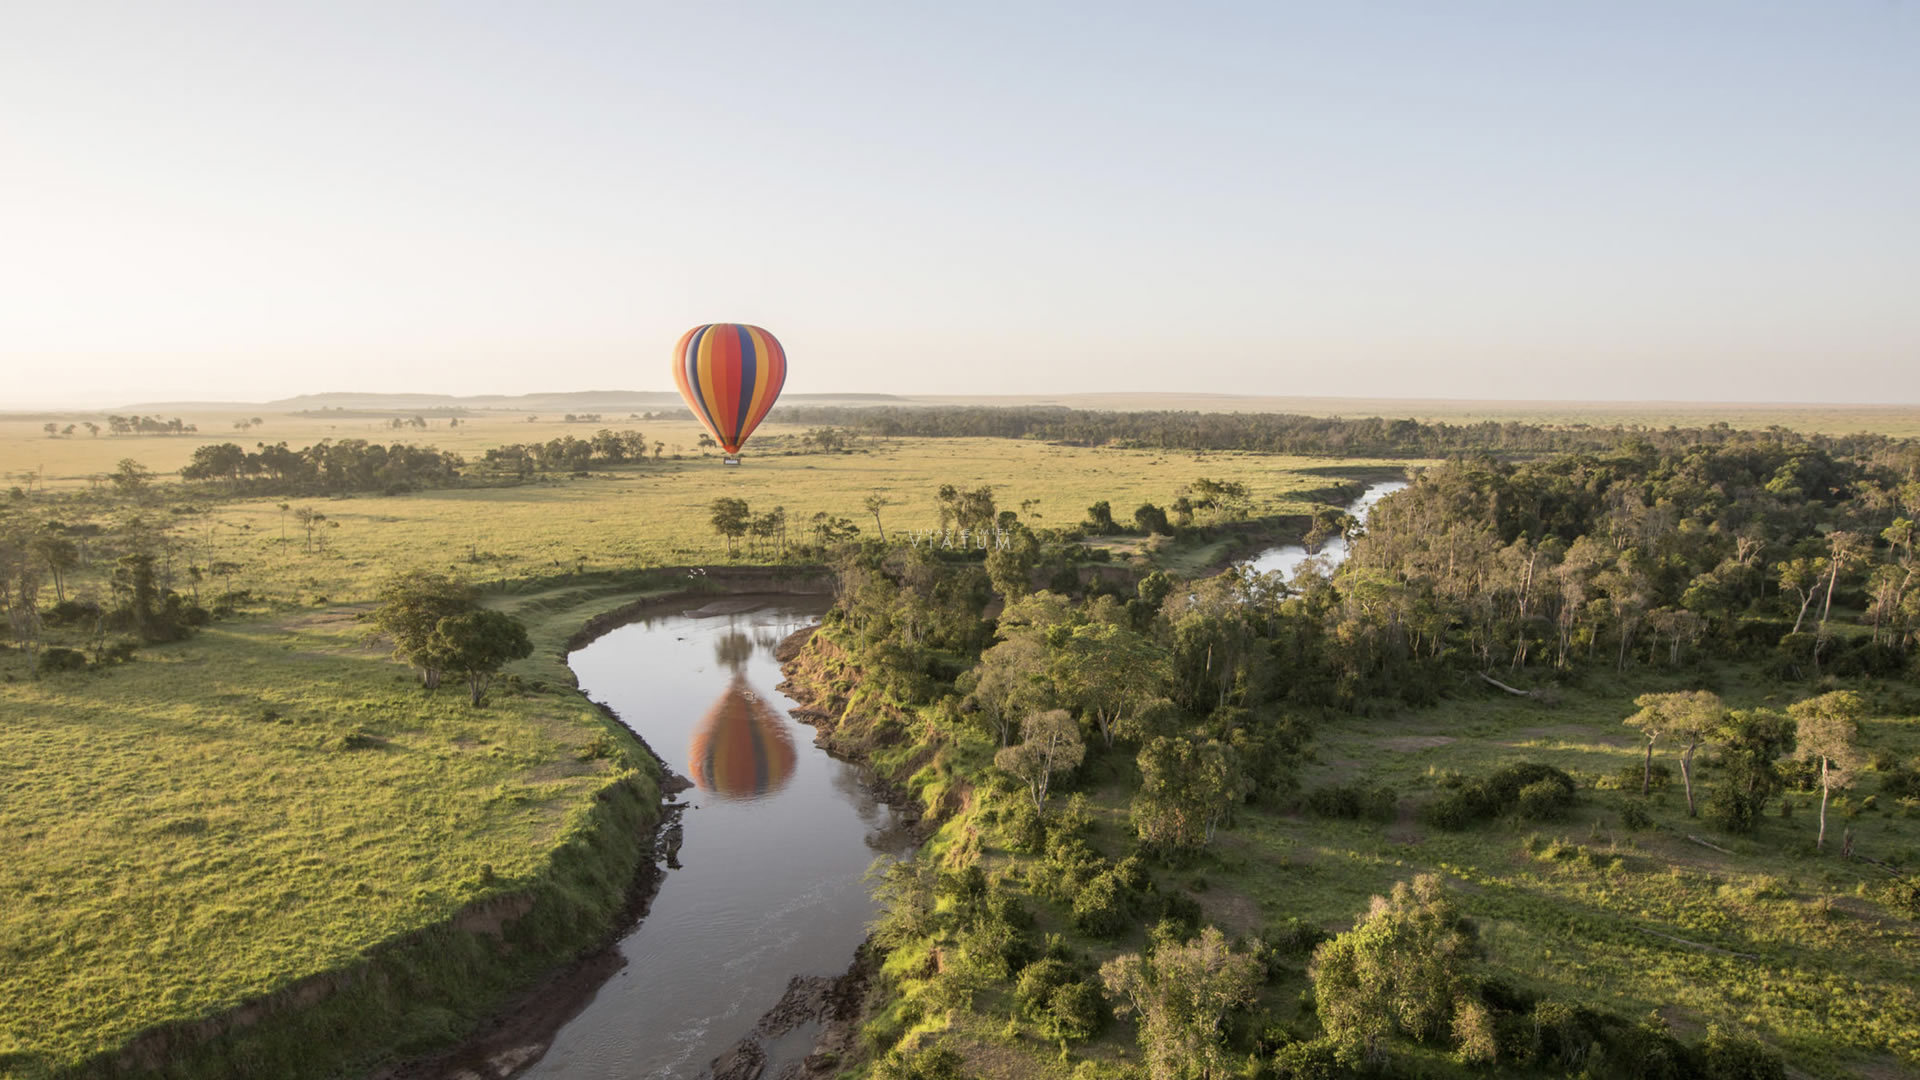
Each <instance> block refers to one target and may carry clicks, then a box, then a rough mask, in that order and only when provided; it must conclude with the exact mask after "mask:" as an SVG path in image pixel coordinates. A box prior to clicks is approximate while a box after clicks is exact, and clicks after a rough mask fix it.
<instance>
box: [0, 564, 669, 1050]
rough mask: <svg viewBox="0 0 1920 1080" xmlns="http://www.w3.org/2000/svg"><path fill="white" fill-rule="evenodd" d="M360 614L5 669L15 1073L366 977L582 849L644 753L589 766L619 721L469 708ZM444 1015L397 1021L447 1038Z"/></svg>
mask: <svg viewBox="0 0 1920 1080" xmlns="http://www.w3.org/2000/svg"><path fill="white" fill-rule="evenodd" d="M629 591H631V590H629ZM355 615H356V612H355V611H353V610H348V609H340V608H320V609H315V610H313V611H311V612H303V613H292V614H287V615H282V616H279V617H271V618H255V619H247V620H239V621H234V622H228V623H222V624H217V625H215V626H213V627H211V628H209V629H207V630H205V631H203V632H202V633H200V634H199V635H198V636H196V637H195V638H193V639H192V640H190V641H187V642H184V643H180V644H177V645H171V646H163V647H153V648H149V649H146V650H143V651H142V652H141V653H140V654H139V656H138V658H137V659H136V660H135V661H134V662H132V663H129V664H125V665H121V666H117V667H112V668H107V669H103V670H98V671H87V672H75V673H66V674H58V675H50V676H46V677H44V678H42V679H40V680H38V681H27V680H25V679H24V678H22V677H21V676H23V675H24V669H23V666H22V665H21V663H20V662H19V660H18V658H17V657H12V656H9V657H7V658H6V660H5V662H4V665H0V666H3V667H4V670H5V682H4V683H0V717H4V719H3V720H0V792H4V797H0V835H5V836H6V838H7V858H6V859H5V860H0V896H4V897H6V898H7V899H6V903H5V904H4V905H0V1000H5V1001H6V1002H7V1007H6V1009H5V1010H0V1075H20V1076H33V1075H39V1074H40V1073H41V1072H43V1071H46V1070H48V1069H52V1068H55V1067H59V1066H64V1065H67V1064H71V1063H74V1062H77V1061H81V1060H84V1059H86V1058H88V1057H90V1056H92V1055H94V1054H97V1053H101V1052H104V1051H110V1050H113V1049H114V1048H116V1047H118V1046H120V1045H122V1044H124V1043H125V1042H126V1041H127V1040H128V1039H129V1038H130V1037H132V1036H133V1035H135V1034H136V1033H138V1032H140V1031H142V1030H144V1029H146V1028H148V1027H150V1026H152V1025H156V1024H160V1023H164V1022H170V1021H180V1020H189V1019H193V1018H196V1017H201V1016H206V1015H211V1014H213V1013H216V1012H218V1011H220V1010H223V1009H227V1008H230V1007H232V1006H234V1005H236V1004H239V1003H241V1002H243V1001H247V1000H250V999H254V998H258V997H260V996H261V995H263V994H268V993H271V992H273V991H275V990H278V989H281V988H284V987H287V986H289V985H291V984H293V983H294V982H296V981H297V980H299V979H301V978H302V977H305V976H309V975H312V974H315V973H318V972H326V971H339V970H344V969H348V968H351V967H352V966H354V965H355V964H356V963H357V962H358V960H359V959H360V958H362V957H364V956H365V955H366V953H367V951H368V950H369V949H371V948H373V947H374V946H376V945H379V944H381V943H383V942H391V941H394V940H395V939H398V938H401V937H402V936H404V935H407V934H410V933H413V932H415V931H418V930H420V929H422V928H425V927H431V926H435V925H438V924H443V923H445V922H446V921H447V920H449V919H451V918H452V917H453V916H454V915H455V914H456V913H457V912H459V911H461V910H462V909H463V908H465V907H467V906H468V905H471V904H473V903H475V902H477V901H481V900H484V899H485V898H487V897H490V896H513V895H517V894H523V893H526V892H527V891H528V890H530V889H533V888H535V887H536V886H537V885H538V884H539V883H541V882H542V881H543V880H546V879H549V878H551V877H552V876H553V867H552V865H551V864H552V862H553V860H554V859H555V857H556V854H557V853H559V852H561V851H562V850H563V849H565V848H567V846H568V845H569V844H579V843H583V842H584V841H583V840H582V833H583V831H585V830H589V829H590V828H591V827H592V826H593V822H592V821H590V818H591V817H592V816H593V812H594V807H595V804H596V800H597V798H599V797H601V796H603V795H604V793H605V792H607V791H608V789H609V787H610V785H614V784H616V783H618V782H620V776H619V775H618V770H619V769H620V768H622V767H623V766H622V765H621V764H620V762H621V761H623V760H624V758H623V756H622V755H620V754H617V753H616V754H612V755H601V756H595V755H594V754H592V753H590V749H591V748H592V747H594V746H595V745H596V744H605V743H606V740H607V738H608V734H609V726H610V722H609V721H608V720H606V719H605V718H604V717H603V716H601V715H600V714H599V713H597V712H594V711H592V710H591V709H590V707H588V706H587V703H586V702H585V701H584V700H583V699H581V698H580V697H579V696H578V695H577V694H574V693H572V692H571V684H570V682H569V683H565V684H561V685H549V686H548V687H547V688H546V689H544V690H537V691H536V690H534V689H531V688H524V687H523V688H520V689H517V690H516V689H511V688H507V689H503V690H502V691H501V692H499V693H496V694H495V695H494V700H493V701H492V703H491V704H490V705H489V707H487V708H485V709H480V710H474V709H470V708H468V707H467V705H466V702H465V700H464V695H463V692H462V689H461V688H458V687H453V688H449V689H446V690H443V691H441V692H438V693H433V694H427V693H425V692H423V691H421V690H420V689H419V688H418V686H417V683H416V681H415V680H414V679H413V677H412V675H411V673H410V672H408V671H407V670H406V669H405V668H404V667H402V666H400V665H398V664H395V663H393V662H392V661H391V660H389V659H388V658H387V657H386V655H385V653H384V650H378V651H376V650H372V649H369V648H368V647H367V646H366V645H365V643H364V641H363V633H364V627H363V626H362V625H361V624H360V623H359V622H358V621H356V618H355ZM541 645H542V647H543V652H545V653H547V654H548V655H552V654H553V653H554V651H555V650H557V648H558V641H557V640H554V639H551V638H547V639H546V640H543V641H542V642H541ZM529 663H532V661H529ZM641 782H642V783H643V784H644V785H645V787H646V790H647V791H651V790H652V781H651V779H650V778H646V779H643V780H642V781H641ZM628 861H629V863H631V857H629V859H628ZM629 872H630V871H629ZM614 899H615V900H616V901H617V897H615V898H614ZM495 989H498V988H495ZM443 1004H444V1003H440V1002H435V1001H432V1000H427V1001H424V1002H422V1003H421V1006H420V1008H421V1010H422V1013H423V1015H422V1016H421V1017H418V1018H408V1017H400V1018H398V1019H399V1021H400V1024H401V1027H402V1028H406V1027H407V1026H408V1025H409V1024H411V1023H413V1022H414V1021H415V1020H417V1021H418V1025H417V1026H420V1027H422V1029H423V1030H424V1031H425V1032H426V1033H427V1034H429V1035H430V1034H431V1033H432V1032H433V1030H434V1029H435V1026H436V1025H441V1026H444V1018H443V1017H442V1016H441V1015H440V1009H441V1007H442V1005H443ZM429 1041H430V1040H429Z"/></svg>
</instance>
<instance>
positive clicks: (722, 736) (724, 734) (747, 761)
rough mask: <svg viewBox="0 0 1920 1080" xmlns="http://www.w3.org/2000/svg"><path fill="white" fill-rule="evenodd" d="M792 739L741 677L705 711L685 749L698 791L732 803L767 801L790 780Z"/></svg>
mask: <svg viewBox="0 0 1920 1080" xmlns="http://www.w3.org/2000/svg"><path fill="white" fill-rule="evenodd" d="M793 763H794V753H793V739H792V737H790V736H789V735H788V734H787V725H786V722H785V721H784V720H783V719H782V718H781V716H780V713H779V712H778V711H777V710H775V709H774V707H773V706H771V705H769V704H767V702H766V700H765V699H764V698H762V697H761V696H760V695H759V694H756V693H754V692H753V690H752V689H751V688H750V687H748V686H747V682H746V680H745V679H744V678H742V677H741V676H739V675H735V676H734V677H733V682H731V683H730V684H728V686H727V690H726V692H725V693H723V694H721V695H720V699H719V700H718V701H715V702H714V703H713V707H712V708H710V709H708V710H707V715H706V716H704V717H702V718H701V720H700V726H699V727H698V728H697V729H695V731H694V733H693V745H692V746H690V747H688V748H687V771H688V772H690V773H692V774H693V782H694V783H696V784H698V785H700V788H701V790H703V791H710V792H712V793H714V794H715V795H723V796H726V797H727V798H732V799H752V798H757V797H759V796H761V795H769V794H772V793H773V792H775V791H778V790H780V789H781V788H783V787H785V786H786V783H787V780H788V779H790V778H791V777H792V776H793Z"/></svg>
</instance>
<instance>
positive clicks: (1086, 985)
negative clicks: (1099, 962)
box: [1013, 956, 1107, 1039]
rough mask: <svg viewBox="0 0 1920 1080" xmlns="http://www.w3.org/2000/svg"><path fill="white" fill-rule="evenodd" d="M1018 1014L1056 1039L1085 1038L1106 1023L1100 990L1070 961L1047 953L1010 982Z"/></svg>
mask: <svg viewBox="0 0 1920 1080" xmlns="http://www.w3.org/2000/svg"><path fill="white" fill-rule="evenodd" d="M1013 1001H1014V1005H1015V1006H1017V1007H1018V1008H1019V1009H1020V1011H1021V1013H1022V1014H1024V1015H1025V1016H1026V1017H1027V1018H1028V1019H1029V1020H1032V1021H1033V1022H1034V1023H1035V1024H1036V1025H1038V1026H1039V1028H1040V1029H1041V1030H1042V1031H1043V1032H1045V1033H1046V1034H1047V1035H1049V1036H1050V1037H1052V1038H1056V1039H1085V1038H1089V1037H1091V1036H1093V1035H1094V1034H1096V1033H1097V1032H1098V1031H1099V1030H1100V1028H1101V1026H1102V1025H1103V1024H1104V1023H1105V1022H1106V1014H1107V1010H1106V1007H1105V1006H1106V1002H1105V1000H1104V999H1103V998H1102V997H1101V995H1100V990H1099V988H1098V987H1095V986H1094V985H1093V984H1092V983H1090V982H1088V981H1087V980H1086V978H1085V977H1084V976H1083V975H1082V973H1081V972H1080V971H1079V970H1078V969H1077V968H1076V967H1075V966H1074V965H1073V964H1071V963H1068V962H1067V961H1066V960H1064V959H1061V958H1059V957H1055V956H1048V957H1045V958H1043V959H1040V960H1036V961H1034V962H1033V963H1031V964H1029V965H1027V967H1026V970H1024V971H1022V972H1021V973H1020V978H1019V981H1018V982H1016V983H1015V984H1014V989H1013Z"/></svg>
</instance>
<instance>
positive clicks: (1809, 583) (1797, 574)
mask: <svg viewBox="0 0 1920 1080" xmlns="http://www.w3.org/2000/svg"><path fill="white" fill-rule="evenodd" d="M1826 572H1827V560H1825V559H1788V560H1785V561H1783V562H1781V563H1780V564H1779V567H1778V572H1777V575H1776V576H1777V577H1778V580H1779V583H1780V591H1781V592H1785V593H1791V594H1793V595H1794V596H1796V597H1798V598H1799V600H1800V612H1799V614H1798V615H1796V616H1795V617H1794V620H1793V630H1792V631H1790V632H1791V633H1795V634H1797V633H1799V632H1800V624H1801V623H1803V622H1805V621H1806V618H1807V608H1809V607H1811V606H1812V605H1813V598H1814V597H1815V596H1818V595H1819V594H1820V588H1821V585H1822V584H1823V583H1822V582H1821V580H1820V579H1821V578H1822V577H1823V576H1825V575H1826Z"/></svg>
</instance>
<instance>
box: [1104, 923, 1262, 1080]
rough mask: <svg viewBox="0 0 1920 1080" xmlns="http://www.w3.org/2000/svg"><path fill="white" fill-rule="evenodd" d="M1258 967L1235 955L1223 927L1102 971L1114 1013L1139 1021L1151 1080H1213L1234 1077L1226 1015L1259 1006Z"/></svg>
mask: <svg viewBox="0 0 1920 1080" xmlns="http://www.w3.org/2000/svg"><path fill="white" fill-rule="evenodd" d="M1262 976H1263V972H1262V971H1261V966H1260V962H1259V961H1258V960H1257V959H1255V958H1254V957H1253V956H1251V955H1247V954H1244V953H1242V954H1236V953H1234V951H1233V950H1232V948H1231V947H1230V946H1229V945H1228V943H1227V937H1226V935H1225V934H1222V933H1221V932H1220V929H1219V927H1215V926H1209V927H1207V928H1206V929H1205V930H1202V931H1201V932H1200V936H1199V937H1197V938H1195V939H1194V940H1192V941H1189V942H1184V943H1181V942H1172V941H1164V942H1162V943H1160V944H1159V945H1158V946H1156V947H1155V948H1154V949H1152V950H1151V951H1150V952H1149V953H1147V954H1146V955H1145V956H1142V955H1141V954H1139V953H1129V954H1127V955H1125V956H1120V957H1116V958H1114V959H1112V960H1109V961H1107V962H1106V963H1105V964H1102V965H1101V966H1100V982H1101V984H1102V985H1104V986H1105V987H1106V989H1107V993H1109V994H1111V995H1113V997H1114V998H1115V999H1117V1002H1118V1003H1117V1004H1116V1005H1115V1006H1114V1009H1113V1011H1114V1013H1115V1015H1118V1016H1121V1017H1126V1016H1131V1015H1138V1016H1139V1018H1140V1020H1139V1024H1140V1048H1141V1049H1142V1050H1143V1051H1145V1053H1146V1057H1147V1069H1148V1073H1149V1075H1151V1076H1152V1077H1153V1080H1213V1078H1215V1077H1222V1076H1226V1075H1229V1073H1231V1071H1232V1069H1233V1060H1232V1058H1231V1057H1230V1055H1229V1054H1228V1053H1227V1047H1226V1022H1227V1017H1228V1015H1229V1014H1230V1013H1232V1012H1233V1011H1234V1010H1236V1009H1243V1008H1246V1007H1247V1006H1248V1005H1251V1004H1252V1003H1253V999H1254V993H1255V992H1256V991H1257V990H1258V988H1259V986H1260V982H1261V979H1262Z"/></svg>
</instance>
